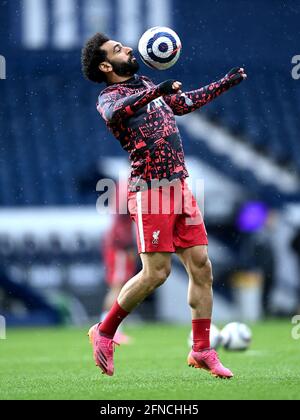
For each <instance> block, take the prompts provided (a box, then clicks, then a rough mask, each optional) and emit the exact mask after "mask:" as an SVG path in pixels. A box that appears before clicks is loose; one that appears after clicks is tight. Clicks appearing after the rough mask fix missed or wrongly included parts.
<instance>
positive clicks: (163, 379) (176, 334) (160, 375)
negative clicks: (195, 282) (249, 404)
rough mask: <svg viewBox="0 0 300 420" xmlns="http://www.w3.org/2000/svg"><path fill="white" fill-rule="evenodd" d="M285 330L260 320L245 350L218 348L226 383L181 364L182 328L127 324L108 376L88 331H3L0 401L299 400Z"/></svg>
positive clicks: (299, 384)
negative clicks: (125, 341)
mask: <svg viewBox="0 0 300 420" xmlns="http://www.w3.org/2000/svg"><path fill="white" fill-rule="evenodd" d="M291 329H292V324H291V323H290V322H289V321H283V322H277V321H274V322H266V323H261V324H258V325H256V326H254V327H253V333H254V340H253V345H252V347H251V349H250V350H249V351H248V352H245V353H227V352H225V351H223V350H221V351H220V356H221V359H222V361H223V363H224V364H225V365H228V367H230V368H231V369H232V370H233V371H234V373H235V375H236V376H235V378H234V379H233V380H231V381H225V380H221V379H215V378H213V377H211V376H210V375H209V374H207V373H206V372H204V371H200V370H198V369H192V368H189V367H188V366H187V364H186V357H187V353H188V348H187V335H188V333H189V327H188V326H187V327H178V326H169V325H161V324H147V325H142V326H138V327H128V328H127V330H126V331H127V332H128V334H130V335H132V336H133V337H134V338H135V343H134V344H133V345H131V346H122V347H118V348H117V349H116V353H115V367H116V372H115V376H114V377H112V378H110V377H107V376H103V375H101V374H100V371H99V370H98V369H97V368H96V367H95V366H94V363H93V360H92V353H91V347H90V345H89V344H88V339H87V337H86V332H87V331H86V330H83V329H72V328H61V329H46V330H37V329H33V330H8V332H7V339H6V340H0V372H1V374H0V399H1V400H7V399H20V400H25V399H48V400H49V399H51V400H53V399H67V400H70V399H71V400H75V399H93V400H126V399H129V400H135V399H136V400H139V399H145V400H155V399H157V400H175V399H183V400H207V399H290V400H292V399H299V397H300V363H299V360H300V359H299V354H300V351H299V350H300V341H296V340H293V339H292V337H291Z"/></svg>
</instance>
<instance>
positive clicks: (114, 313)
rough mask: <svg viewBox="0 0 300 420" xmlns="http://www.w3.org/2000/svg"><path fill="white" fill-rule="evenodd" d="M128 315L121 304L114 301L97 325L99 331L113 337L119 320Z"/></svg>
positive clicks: (119, 322)
mask: <svg viewBox="0 0 300 420" xmlns="http://www.w3.org/2000/svg"><path fill="white" fill-rule="evenodd" d="M128 315H129V312H126V311H124V309H122V308H121V306H120V305H119V304H118V302H116V303H115V304H114V305H113V307H112V308H111V310H110V311H109V312H108V314H107V316H106V318H105V320H104V321H103V322H102V324H101V325H100V327H99V331H100V333H102V334H103V335H105V336H107V337H109V338H114V335H115V333H116V331H117V329H118V327H119V325H120V324H121V322H122V321H123V320H124V319H125V318H126V317H127V316H128Z"/></svg>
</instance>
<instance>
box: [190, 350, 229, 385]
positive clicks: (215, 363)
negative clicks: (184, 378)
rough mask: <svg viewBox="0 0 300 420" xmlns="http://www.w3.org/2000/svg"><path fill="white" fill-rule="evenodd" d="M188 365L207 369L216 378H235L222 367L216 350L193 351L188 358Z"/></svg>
mask: <svg viewBox="0 0 300 420" xmlns="http://www.w3.org/2000/svg"><path fill="white" fill-rule="evenodd" d="M188 365H189V366H191V367H194V368H196V369H205V370H207V371H209V372H210V373H211V375H212V376H214V377H216V378H223V379H231V378H233V373H232V372H231V371H230V370H229V369H227V368H225V367H224V366H223V365H222V363H221V362H220V360H219V357H218V353H217V352H216V351H215V350H204V351H199V352H196V351H194V350H192V351H191V352H190V354H189V356H188Z"/></svg>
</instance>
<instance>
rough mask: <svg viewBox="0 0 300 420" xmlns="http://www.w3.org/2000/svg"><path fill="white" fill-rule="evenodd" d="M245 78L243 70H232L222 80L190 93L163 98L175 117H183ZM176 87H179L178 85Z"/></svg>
mask: <svg viewBox="0 0 300 420" xmlns="http://www.w3.org/2000/svg"><path fill="white" fill-rule="evenodd" d="M246 78H247V75H246V73H245V70H244V69H243V68H239V67H238V68H234V69H232V70H231V71H230V72H229V73H228V74H226V76H225V77H223V79H221V80H219V81H218V82H213V83H211V84H209V85H208V86H205V87H203V88H201V89H197V90H194V91H192V92H186V93H178V94H176V95H166V96H164V100H165V102H166V103H167V104H168V105H169V106H170V108H171V109H172V110H173V112H174V114H175V115H185V114H189V113H190V112H193V111H196V109H199V108H201V107H202V106H204V105H206V104H208V103H209V102H211V101H212V100H213V99H215V98H217V97H218V96H220V95H221V94H222V93H224V92H226V91H227V90H229V89H231V88H232V87H234V86H236V85H238V84H239V83H241V82H242V81H243V80H244V79H246ZM178 85H181V84H180V83H178Z"/></svg>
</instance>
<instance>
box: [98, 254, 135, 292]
mask: <svg viewBox="0 0 300 420" xmlns="http://www.w3.org/2000/svg"><path fill="white" fill-rule="evenodd" d="M103 257H104V265H105V269H106V276H105V280H106V283H107V284H108V285H109V286H123V285H124V284H125V283H126V282H127V281H128V280H130V279H131V278H132V277H133V276H134V275H135V273H136V262H135V260H134V259H133V258H132V255H130V254H129V253H128V252H126V251H124V250H123V249H114V248H107V249H105V251H104V255H103Z"/></svg>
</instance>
